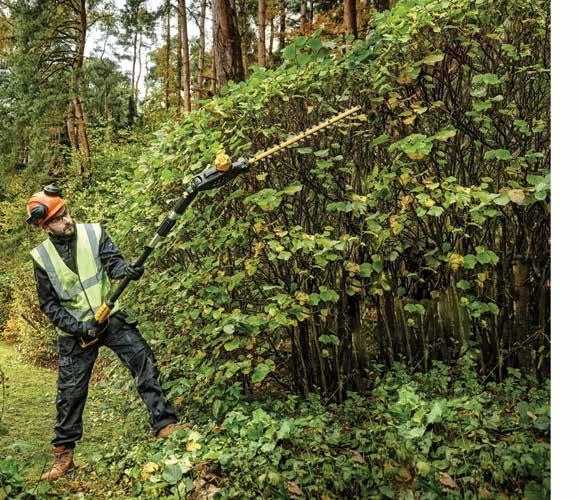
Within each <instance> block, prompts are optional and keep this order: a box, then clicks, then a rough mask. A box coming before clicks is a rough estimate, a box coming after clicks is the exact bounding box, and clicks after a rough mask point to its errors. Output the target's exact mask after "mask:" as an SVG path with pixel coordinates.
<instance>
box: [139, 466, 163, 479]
mask: <svg viewBox="0 0 578 500" xmlns="http://www.w3.org/2000/svg"><path fill="white" fill-rule="evenodd" d="M157 470H159V464H157V463H155V462H147V463H146V464H144V466H143V468H142V471H141V473H140V477H141V479H142V480H143V481H146V480H147V479H148V478H149V477H151V474H152V473H153V472H155V471H157Z"/></svg>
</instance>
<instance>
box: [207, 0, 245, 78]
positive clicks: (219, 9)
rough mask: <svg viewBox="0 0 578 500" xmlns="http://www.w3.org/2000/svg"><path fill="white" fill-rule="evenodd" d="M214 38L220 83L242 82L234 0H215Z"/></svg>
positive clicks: (241, 60)
mask: <svg viewBox="0 0 578 500" xmlns="http://www.w3.org/2000/svg"><path fill="white" fill-rule="evenodd" d="M213 40H214V42H213V43H214V49H215V67H216V73H217V83H218V85H219V86H222V85H224V84H225V83H227V81H229V80H233V81H235V82H240V81H241V80H242V79H243V77H244V73H243V59H242V56H241V39H240V36H239V30H238V28H237V14H236V12H235V8H234V3H233V0H213Z"/></svg>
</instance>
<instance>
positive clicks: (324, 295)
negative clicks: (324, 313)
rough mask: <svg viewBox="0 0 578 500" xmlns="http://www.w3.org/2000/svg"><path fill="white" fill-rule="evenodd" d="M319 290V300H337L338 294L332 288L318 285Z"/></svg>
mask: <svg viewBox="0 0 578 500" xmlns="http://www.w3.org/2000/svg"><path fill="white" fill-rule="evenodd" d="M319 292H320V293H319V296H320V297H321V300H323V301H325V302H337V301H338V300H339V294H338V293H337V292H336V291H334V290H329V289H328V288H326V287H319Z"/></svg>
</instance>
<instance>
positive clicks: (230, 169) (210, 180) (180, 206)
mask: <svg viewBox="0 0 578 500" xmlns="http://www.w3.org/2000/svg"><path fill="white" fill-rule="evenodd" d="M360 109H361V107H360V106H356V107H354V108H351V109H348V110H347V111H344V112H343V113H340V114H338V115H336V116H334V117H333V118H330V119H329V120H326V121H324V122H321V123H319V124H318V125H316V126H314V127H311V128H310V129H308V130H306V131H305V132H301V133H300V134H298V135H296V136H293V137H291V138H289V139H287V140H286V141H285V142H282V143H280V144H277V145H276V146H273V147H272V148H270V149H268V150H266V151H264V152H262V153H258V154H256V155H255V156H253V157H252V158H249V159H248V160H247V159H245V158H239V159H238V160H237V161H235V162H234V163H231V160H230V158H229V157H228V156H227V155H226V154H223V153H221V154H218V155H217V157H216V159H215V165H214V166H212V167H209V168H207V169H205V170H204V171H203V172H201V173H200V174H198V175H197V176H195V178H194V179H193V181H192V183H191V185H190V186H189V187H188V188H187V189H186V190H185V191H183V194H182V195H181V197H180V198H179V199H178V201H177V202H176V204H175V206H174V207H173V209H172V210H171V212H170V213H169V214H168V215H167V216H166V218H165V219H164V220H163V222H162V223H161V225H160V226H159V227H158V228H157V230H156V233H155V235H154V236H153V238H152V239H151V240H150V241H149V243H148V244H147V245H146V246H145V249H144V251H143V252H142V254H141V255H140V257H139V258H138V259H137V260H136V261H135V262H134V263H133V265H135V266H142V265H143V264H144V263H145V261H146V260H147V259H148V257H149V255H150V254H151V253H152V251H153V250H154V249H155V248H156V247H157V246H158V245H159V244H160V243H161V241H162V240H163V239H164V238H165V237H166V236H167V235H168V234H169V233H170V232H171V230H172V229H173V227H174V225H175V224H176V222H177V219H178V218H179V217H180V216H181V215H183V214H184V213H185V210H186V209H187V207H188V206H189V205H190V204H191V202H192V201H193V199H194V198H195V196H196V195H197V194H198V193H200V192H201V191H207V190H209V189H214V188H216V187H221V186H223V185H224V184H226V183H227V182H228V181H230V180H231V179H234V178H235V177H237V176H238V175H239V174H242V173H245V172H247V171H248V170H249V168H250V167H251V165H254V164H255V163H257V162H259V161H261V160H264V159H265V158H269V157H271V156H273V155H275V154H277V153H279V152H280V151H282V150H284V149H286V148H288V147H289V146H291V145H293V144H295V143H296V142H299V141H301V140H303V139H305V138H307V137H310V136H312V135H315V134H316V133H318V132H320V131H321V130H323V129H325V128H327V127H330V126H332V125H334V124H335V123H337V122H338V121H340V120H343V119H344V118H346V117H348V116H350V115H352V114H354V113H356V112H358V111H359V110H360ZM130 281H131V280H130V278H128V277H125V278H123V280H122V281H121V282H120V284H119V285H118V286H117V287H116V289H115V290H114V292H113V293H112V295H111V296H110V298H109V299H108V300H107V301H106V302H105V303H104V304H102V305H101V306H100V308H99V310H98V311H97V312H96V314H95V319H96V321H97V322H98V323H103V322H105V321H106V320H107V319H108V316H109V314H110V311H111V310H112V308H113V307H114V305H115V303H116V301H117V300H118V299H119V297H120V295H121V294H122V292H123V291H124V290H125V288H126V287H127V286H128V284H129V283H130ZM97 340H98V339H95V340H94V341H92V342H90V343H86V344H85V345H84V346H83V347H86V346H88V345H91V344H93V343H94V342H96V341H97Z"/></svg>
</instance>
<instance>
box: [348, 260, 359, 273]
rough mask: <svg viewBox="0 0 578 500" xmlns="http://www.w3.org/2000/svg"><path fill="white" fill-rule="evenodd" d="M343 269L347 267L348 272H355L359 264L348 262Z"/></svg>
mask: <svg viewBox="0 0 578 500" xmlns="http://www.w3.org/2000/svg"><path fill="white" fill-rule="evenodd" d="M345 269H347V272H348V273H351V274H356V273H358V272H359V264H357V263H356V262H348V263H347V264H346V266H345Z"/></svg>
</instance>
